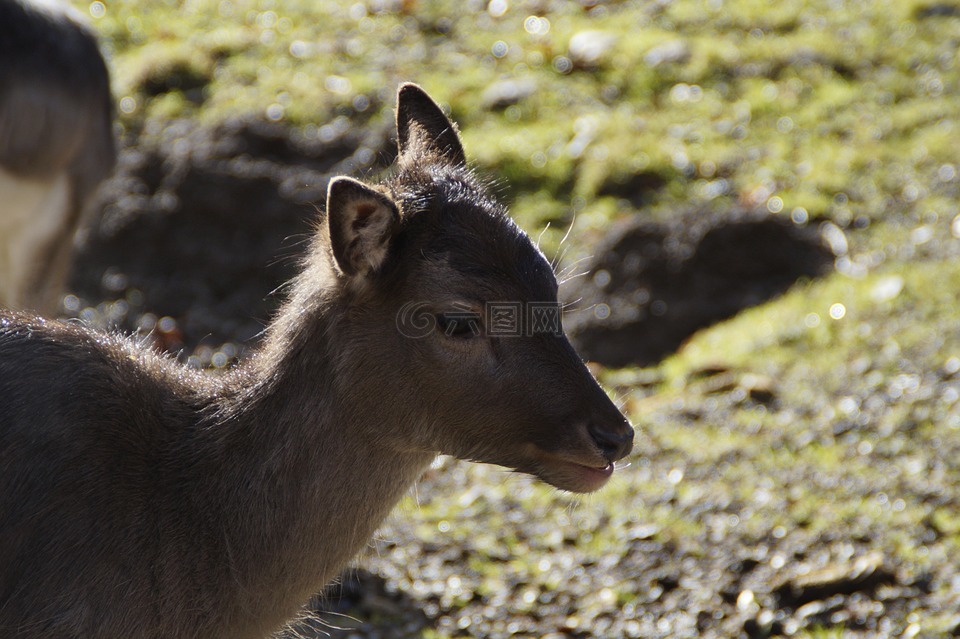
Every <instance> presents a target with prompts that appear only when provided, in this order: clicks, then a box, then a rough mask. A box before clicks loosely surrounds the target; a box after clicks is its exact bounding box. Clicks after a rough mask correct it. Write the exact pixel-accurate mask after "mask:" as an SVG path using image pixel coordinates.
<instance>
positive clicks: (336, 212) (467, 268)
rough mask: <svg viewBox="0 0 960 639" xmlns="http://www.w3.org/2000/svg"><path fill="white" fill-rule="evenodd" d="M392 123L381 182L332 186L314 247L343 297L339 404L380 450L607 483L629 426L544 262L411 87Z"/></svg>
mask: <svg viewBox="0 0 960 639" xmlns="http://www.w3.org/2000/svg"><path fill="white" fill-rule="evenodd" d="M397 128H398V139H399V157H398V160H397V167H396V171H395V174H394V175H393V176H392V177H391V178H389V179H388V180H386V182H385V183H384V184H382V185H380V186H368V185H365V184H363V183H361V182H358V181H356V180H353V179H350V178H337V179H335V180H333V181H332V182H331V183H330V186H329V191H328V197H327V213H326V215H327V217H326V229H327V230H326V232H325V233H321V240H320V242H319V245H318V250H319V251H320V252H321V253H324V254H325V255H326V259H327V260H329V266H330V277H331V278H332V279H333V280H334V281H335V284H334V285H333V286H334V288H336V289H337V290H339V291H340V293H341V295H340V296H339V297H338V299H340V300H341V302H340V304H342V307H341V310H342V313H341V316H342V320H341V321H339V322H338V328H337V331H336V339H337V340H338V349H340V348H342V349H343V353H344V354H343V356H341V357H339V358H338V362H339V363H338V365H337V366H338V369H337V375H336V379H337V382H336V383H337V385H338V386H339V387H340V388H341V393H340V395H341V397H343V398H344V399H343V400H342V403H343V404H350V405H351V406H352V408H351V410H352V411H353V413H354V414H355V416H356V419H355V420H354V423H356V424H361V425H362V426H358V427H359V428H362V429H365V431H366V436H367V438H368V440H369V441H370V442H373V443H374V444H375V445H386V446H390V447H393V448H396V449H398V450H403V451H410V452H431V451H433V452H441V453H446V454H450V455H454V456H456V457H459V458H461V459H468V460H473V461H479V462H487V463H493V464H499V465H501V466H505V467H507V468H511V469H514V470H517V471H521V472H525V473H531V474H533V475H536V476H538V477H540V478H541V479H543V480H544V481H546V482H548V483H550V484H552V485H554V486H556V487H557V488H561V489H565V490H570V491H575V492H589V491H593V490H596V489H598V488H600V487H601V486H602V485H603V484H604V483H606V481H607V480H608V479H609V477H610V475H611V474H612V472H613V468H614V462H616V461H617V460H619V459H622V458H623V457H624V456H625V455H627V454H628V453H629V452H630V450H631V447H632V441H633V430H632V429H631V427H630V425H629V423H628V422H627V420H626V418H625V417H624V416H623V415H622V414H621V412H620V411H619V410H618V409H617V407H616V406H615V405H614V404H613V403H612V402H611V401H610V399H609V398H608V397H607V395H606V394H605V393H604V392H603V390H602V389H601V388H600V386H599V385H598V384H597V382H596V381H595V380H594V378H593V376H592V375H591V374H590V372H589V371H588V370H587V368H586V366H585V365H584V364H583V362H582V361H581V360H580V358H579V357H578V356H577V354H576V353H575V352H574V350H573V348H572V347H571V345H570V343H569V342H568V340H567V338H566V337H565V336H564V334H563V331H562V328H561V326H560V306H559V304H558V302H557V281H556V277H555V275H554V272H553V269H552V268H551V265H550V263H549V262H548V260H547V259H546V258H545V257H544V256H543V254H542V253H541V252H540V251H539V249H538V248H536V247H535V246H534V245H533V243H532V242H531V241H530V239H529V238H528V237H527V235H526V234H525V233H524V232H523V231H522V230H521V229H520V228H519V227H518V226H517V225H516V224H515V223H514V222H513V221H512V220H511V219H510V217H509V215H508V213H507V211H506V209H505V208H504V207H503V206H502V205H500V204H498V203H497V202H496V200H495V199H494V198H493V197H492V196H491V195H490V194H489V193H488V192H487V190H486V189H485V187H484V184H483V183H482V182H481V181H480V180H478V179H477V178H476V176H475V175H474V174H473V172H472V171H471V170H470V169H469V168H468V166H467V163H466V160H465V156H464V153H463V147H462V145H461V141H460V136H459V134H458V131H457V127H456V126H455V125H454V124H453V122H451V121H450V120H449V119H448V118H447V116H446V115H444V113H443V111H442V110H441V109H440V107H439V106H437V104H436V103H435V102H434V101H433V100H432V99H431V98H430V97H429V96H428V95H427V94H426V93H424V91H423V90H422V89H420V88H419V87H417V86H416V85H413V84H405V85H403V86H402V87H401V88H400V91H399V97H398V106H397ZM387 415H392V416H394V417H392V418H387V417H385V416H387Z"/></svg>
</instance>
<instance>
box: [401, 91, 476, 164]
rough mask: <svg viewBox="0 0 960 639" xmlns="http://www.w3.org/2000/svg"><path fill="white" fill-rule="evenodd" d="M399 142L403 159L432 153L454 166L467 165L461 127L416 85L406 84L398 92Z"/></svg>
mask: <svg viewBox="0 0 960 639" xmlns="http://www.w3.org/2000/svg"><path fill="white" fill-rule="evenodd" d="M397 142H398V145H399V147H400V155H401V156H405V157H411V156H413V157H415V156H417V155H419V154H420V153H423V152H429V153H432V154H433V155H436V156H438V157H440V158H442V159H444V160H446V161H448V162H450V163H451V164H453V165H454V166H466V164H467V158H466V156H465V155H464V153H463V144H461V143H460V134H459V133H458V132H457V125H456V124H454V123H453V122H452V121H450V118H448V117H447V116H446V115H445V114H444V112H443V110H442V109H441V108H440V107H439V106H438V105H437V103H436V102H434V101H433V99H432V98H431V97H430V96H429V95H427V93H426V91H424V90H423V89H421V88H420V87H418V86H417V85H416V84H411V83H406V84H402V85H400V90H399V91H398V92H397Z"/></svg>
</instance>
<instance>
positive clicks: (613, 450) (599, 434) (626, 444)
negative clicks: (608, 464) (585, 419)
mask: <svg viewBox="0 0 960 639" xmlns="http://www.w3.org/2000/svg"><path fill="white" fill-rule="evenodd" d="M587 430H588V431H589V433H590V437H591V438H592V439H593V441H594V443H595V444H596V445H597V447H598V448H600V451H601V452H602V453H603V455H604V457H606V458H607V459H609V460H610V461H617V460H618V459H623V458H624V457H626V456H627V455H628V454H629V453H630V451H631V450H632V449H633V428H631V427H630V424H628V423H627V422H626V421H624V422H623V423H620V424H616V425H615V426H604V425H600V424H590V426H589V427H588V428H587Z"/></svg>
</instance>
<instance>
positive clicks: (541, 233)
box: [536, 222, 550, 251]
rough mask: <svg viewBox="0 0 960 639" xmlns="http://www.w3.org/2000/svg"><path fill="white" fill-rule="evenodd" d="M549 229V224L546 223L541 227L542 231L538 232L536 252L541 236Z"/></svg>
mask: <svg viewBox="0 0 960 639" xmlns="http://www.w3.org/2000/svg"><path fill="white" fill-rule="evenodd" d="M549 228H550V222H547V225H546V226H545V227H543V230H541V231H540V235H538V236H537V244H536V247H537V250H538V251H539V250H540V239H541V238H542V237H543V234H544V233H546V232H547V230H548V229H549Z"/></svg>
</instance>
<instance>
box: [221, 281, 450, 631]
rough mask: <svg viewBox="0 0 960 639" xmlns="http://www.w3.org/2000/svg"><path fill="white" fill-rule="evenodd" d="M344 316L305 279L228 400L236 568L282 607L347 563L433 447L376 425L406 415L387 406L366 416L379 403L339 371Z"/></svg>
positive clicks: (264, 600)
mask: <svg viewBox="0 0 960 639" xmlns="http://www.w3.org/2000/svg"><path fill="white" fill-rule="evenodd" d="M303 308H310V311H309V312H302V310H301V309H303ZM340 316H342V314H341V313H340V312H339V311H338V309H337V308H335V306H334V305H333V304H331V303H326V302H322V301H317V300H303V299H298V292H297V291H296V290H295V291H294V294H293V296H292V299H291V301H290V303H288V304H287V305H286V307H285V308H284V309H282V310H281V313H280V315H279V317H278V318H277V320H276V321H275V322H274V324H273V325H272V327H271V329H270V331H269V332H268V336H267V339H266V342H265V345H264V347H263V349H262V351H261V352H260V353H259V354H258V355H257V356H256V357H255V358H254V361H253V362H251V364H250V365H249V366H247V367H245V368H244V369H242V370H240V371H238V372H237V375H236V376H235V377H234V378H233V379H232V380H231V381H230V382H229V384H228V386H230V390H229V391H228V392H227V396H228V398H229V399H228V400H227V401H226V402H225V404H224V408H223V409H222V412H223V416H222V417H221V422H222V424H223V426H224V431H225V433H226V434H225V435H224V436H223V437H222V438H221V439H220V441H219V442H218V444H217V446H218V447H219V449H220V453H221V455H222V457H223V460H222V461H223V465H224V466H225V467H226V468H227V471H226V473H225V475H224V479H225V482H224V485H223V486H222V487H221V489H220V491H219V492H220V493H221V495H223V496H222V497H219V499H221V500H222V508H224V509H226V510H227V511H228V512H225V513H224V517H223V519H225V520H226V521H229V522H230V524H229V525H228V527H227V529H226V532H225V533H224V534H225V536H226V543H227V545H228V546H229V547H228V548H227V549H226V550H227V552H228V554H229V557H230V562H231V571H232V573H233V578H234V580H235V581H236V582H237V583H238V584H240V585H241V586H242V588H243V589H244V590H245V591H246V592H249V593H250V595H251V599H253V600H256V603H255V604H254V602H253V601H251V602H250V604H249V605H257V606H258V607H263V608H264V609H265V610H269V609H270V608H269V606H270V605H274V604H275V605H276V608H278V610H277V612H278V613H279V614H280V615H281V616H282V615H284V614H286V613H288V612H289V610H287V608H289V605H290V603H291V602H292V603H293V604H294V605H299V604H301V603H303V602H304V601H305V600H306V599H307V598H309V596H310V595H312V594H313V593H315V592H316V591H317V590H319V589H320V588H322V587H323V586H324V585H325V584H326V582H328V581H329V580H330V579H332V578H333V577H335V576H336V575H337V574H338V572H339V571H340V570H341V569H342V568H343V567H344V566H345V565H346V564H347V563H348V562H349V560H350V559H351V558H352V557H353V556H354V555H355V554H356V553H357V551H359V550H360V549H361V548H362V547H363V545H364V544H366V543H367V541H368V540H369V538H370V536H371V535H372V533H373V532H374V531H375V529H376V528H377V526H378V525H379V524H380V523H381V522H382V521H383V519H384V518H385V517H386V516H387V515H388V514H389V512H390V510H391V509H392V508H393V506H394V505H395V504H396V503H397V502H398V501H399V500H400V498H401V497H402V496H403V495H404V494H405V493H406V491H407V490H408V489H409V487H410V486H411V485H412V484H413V482H415V481H416V480H417V478H418V477H419V475H420V474H421V473H422V472H423V470H424V469H425V468H426V466H427V465H428V464H429V463H430V462H431V461H432V459H433V457H434V455H433V453H425V452H409V451H400V450H397V449H396V448H395V447H392V446H389V445H386V444H385V443H384V442H383V441H380V440H378V439H377V438H376V437H374V436H371V435H370V433H374V432H376V430H377V429H383V430H385V431H389V430H390V429H394V428H397V427H400V426H402V425H400V424H394V423H391V422H390V416H389V411H386V415H384V414H383V413H380V420H381V423H378V424H370V423H363V422H364V420H370V419H371V415H372V413H371V412H370V411H369V409H364V408H363V407H360V406H358V402H357V398H355V397H353V396H351V393H350V389H349V388H344V386H343V383H342V381H341V380H339V379H338V375H337V365H338V361H337V360H338V355H337V350H336V345H337V343H338V341H337V340H338V330H337V328H338V319H337V318H338V317H340ZM214 430H215V429H214ZM268 593H269V594H268ZM274 593H286V595H287V598H288V599H289V601H284V602H280V601H276V600H275V599H273V597H274ZM278 597H282V596H281V595H278Z"/></svg>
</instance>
